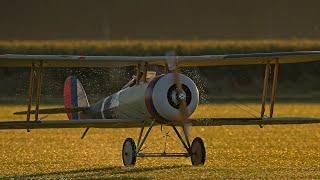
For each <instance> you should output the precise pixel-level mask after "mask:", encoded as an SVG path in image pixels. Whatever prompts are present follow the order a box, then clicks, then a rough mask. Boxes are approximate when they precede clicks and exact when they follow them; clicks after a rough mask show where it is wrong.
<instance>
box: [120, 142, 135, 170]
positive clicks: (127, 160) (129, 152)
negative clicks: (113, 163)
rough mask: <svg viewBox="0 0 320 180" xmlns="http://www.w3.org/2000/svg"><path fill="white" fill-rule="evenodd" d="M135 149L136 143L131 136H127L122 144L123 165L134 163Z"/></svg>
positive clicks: (132, 164)
mask: <svg viewBox="0 0 320 180" xmlns="http://www.w3.org/2000/svg"><path fill="white" fill-rule="evenodd" d="M136 159H137V151H136V144H135V142H134V140H133V139H132V138H127V139H126V140H125V141H124V143H123V146H122V161H123V164H124V165H125V166H134V165H135V164H136Z"/></svg>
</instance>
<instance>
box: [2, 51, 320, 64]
mask: <svg viewBox="0 0 320 180" xmlns="http://www.w3.org/2000/svg"><path fill="white" fill-rule="evenodd" d="M168 58H170V59H172V56H77V55H23V54H5V55H0V67H30V65H31V64H32V63H37V62H39V61H42V62H43V66H44V67H115V66H118V67H122V66H132V65H136V64H138V63H144V62H148V63H149V64H156V65H165V64H166V61H167V60H168ZM174 58H175V59H176V61H177V65H178V66H180V67H193V66H219V65H246V64H266V63H267V62H269V63H275V62H276V61H278V62H279V63H299V62H311V61H320V51H296V52H274V53H250V54H228V55H202V56H174Z"/></svg>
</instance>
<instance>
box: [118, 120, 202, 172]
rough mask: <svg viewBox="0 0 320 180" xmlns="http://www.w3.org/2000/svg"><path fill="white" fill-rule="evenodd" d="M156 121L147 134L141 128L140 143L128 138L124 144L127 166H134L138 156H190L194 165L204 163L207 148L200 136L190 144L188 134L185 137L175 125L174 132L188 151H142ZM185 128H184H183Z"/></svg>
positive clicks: (123, 158)
mask: <svg viewBox="0 0 320 180" xmlns="http://www.w3.org/2000/svg"><path fill="white" fill-rule="evenodd" d="M154 123H155V121H153V122H152V123H151V125H150V126H149V128H148V130H147V132H146V133H145V135H143V134H144V133H143V131H144V127H142V128H141V131H140V135H139V139H138V144H137V145H136V144H135V142H134V140H133V139H132V138H127V139H126V140H125V141H124V143H123V146H122V161H123V164H124V165H125V166H134V165H135V163H136V158H137V157H141V158H142V157H190V158H191V163H192V165H193V166H198V165H204V163H205V160H206V150H205V146H204V143H203V141H202V139H201V138H200V137H196V138H195V139H194V140H193V141H192V144H191V145H190V142H189V138H188V134H187V133H186V132H184V138H183V137H182V136H181V134H180V132H179V131H178V129H177V128H176V127H175V126H172V128H173V130H174V132H175V133H176V135H177V136H178V138H179V140H180V141H181V143H182V145H183V147H184V148H185V150H186V152H182V153H167V152H166V151H165V150H164V151H163V152H162V153H144V152H141V151H142V150H141V149H142V146H143V144H144V142H145V141H146V139H147V137H148V135H149V133H150V131H151V129H152V127H153V125H154ZM183 130H184V129H183Z"/></svg>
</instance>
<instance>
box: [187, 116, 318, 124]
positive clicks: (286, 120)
mask: <svg viewBox="0 0 320 180" xmlns="http://www.w3.org/2000/svg"><path fill="white" fill-rule="evenodd" d="M189 121H190V123H191V124H192V126H226V125H285V124H315V123H320V118H308V117H279V118H262V119H261V118H199V119H189Z"/></svg>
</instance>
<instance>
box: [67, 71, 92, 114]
mask: <svg viewBox="0 0 320 180" xmlns="http://www.w3.org/2000/svg"><path fill="white" fill-rule="evenodd" d="M63 96H64V106H65V108H79V107H81V108H82V107H89V106H90V105H89V102H88V98H87V95H86V92H85V91H84V89H83V86H82V84H81V82H80V81H79V79H78V78H77V77H76V76H69V77H68V78H67V79H66V80H65V82H64V94H63ZM67 115H68V118H69V119H70V120H71V119H73V120H75V119H81V112H68V113H67Z"/></svg>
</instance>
